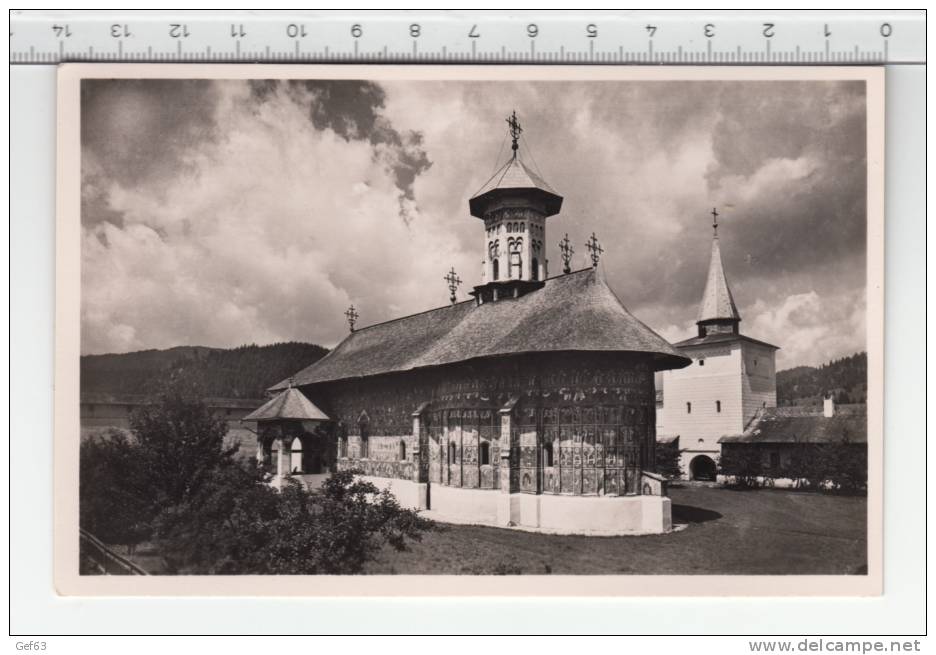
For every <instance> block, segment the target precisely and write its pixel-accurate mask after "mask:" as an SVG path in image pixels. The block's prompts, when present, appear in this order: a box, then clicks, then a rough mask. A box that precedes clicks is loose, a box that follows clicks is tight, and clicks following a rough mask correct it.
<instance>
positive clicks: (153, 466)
mask: <svg viewBox="0 0 936 655" xmlns="http://www.w3.org/2000/svg"><path fill="white" fill-rule="evenodd" d="M130 430H131V432H132V433H133V436H134V437H135V439H136V440H137V442H138V443H139V449H140V451H139V456H140V458H141V460H142V461H143V463H144V464H145V466H146V469H145V479H146V482H147V484H148V486H149V489H150V492H151V493H152V495H153V499H154V500H155V502H157V503H158V504H159V505H160V506H161V507H170V506H173V505H177V504H179V503H181V502H183V501H185V500H186V499H187V498H188V497H189V496H191V495H192V494H193V493H194V492H196V491H197V490H198V489H199V488H200V487H201V485H203V484H204V483H205V482H206V481H207V480H208V478H209V476H211V475H212V473H213V472H214V471H215V469H218V468H220V467H224V466H228V465H230V464H231V461H232V458H233V456H234V454H235V453H236V452H237V446H231V447H225V446H224V437H225V435H226V434H227V425H226V424H225V422H224V421H223V420H219V419H217V418H215V417H214V415H213V414H212V412H211V410H210V409H208V408H207V407H206V406H205V405H204V404H202V403H200V402H197V401H193V400H189V399H187V398H186V397H185V396H183V395H182V394H181V393H179V392H169V393H167V394H165V395H163V396H162V398H161V399H160V401H159V402H158V403H157V404H155V405H149V406H144V407H142V408H140V409H139V410H137V411H136V412H134V413H133V414H132V415H131V417H130Z"/></svg>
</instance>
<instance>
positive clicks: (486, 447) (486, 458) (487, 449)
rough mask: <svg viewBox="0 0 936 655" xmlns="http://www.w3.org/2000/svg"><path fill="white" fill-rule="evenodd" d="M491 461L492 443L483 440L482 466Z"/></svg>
mask: <svg viewBox="0 0 936 655" xmlns="http://www.w3.org/2000/svg"><path fill="white" fill-rule="evenodd" d="M490 463H491V444H489V443H488V442H486V441H485V442H483V443H482V444H481V466H487V465H488V464H490Z"/></svg>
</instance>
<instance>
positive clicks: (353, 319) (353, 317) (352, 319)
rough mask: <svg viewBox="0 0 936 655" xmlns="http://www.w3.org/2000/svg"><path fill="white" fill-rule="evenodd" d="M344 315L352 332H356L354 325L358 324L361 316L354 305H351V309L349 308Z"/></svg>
mask: <svg viewBox="0 0 936 655" xmlns="http://www.w3.org/2000/svg"><path fill="white" fill-rule="evenodd" d="M344 315H345V317H346V318H347V319H348V325H349V326H350V328H351V331H352V332H354V324H355V323H357V320H358V318H359V314H358V313H357V310H356V309H354V305H351V306H350V307H348V309H347V311H345V313H344Z"/></svg>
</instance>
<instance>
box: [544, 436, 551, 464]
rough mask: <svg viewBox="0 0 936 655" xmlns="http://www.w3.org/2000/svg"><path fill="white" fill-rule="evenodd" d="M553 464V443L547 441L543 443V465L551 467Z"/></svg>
mask: <svg viewBox="0 0 936 655" xmlns="http://www.w3.org/2000/svg"><path fill="white" fill-rule="evenodd" d="M552 465H553V445H552V443H551V442H547V443H546V444H544V445H543V466H546V467H551V466H552Z"/></svg>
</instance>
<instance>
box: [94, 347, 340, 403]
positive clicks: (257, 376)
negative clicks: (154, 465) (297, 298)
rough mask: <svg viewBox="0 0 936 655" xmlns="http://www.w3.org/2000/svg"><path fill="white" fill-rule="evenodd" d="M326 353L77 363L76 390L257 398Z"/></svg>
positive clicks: (220, 352)
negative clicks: (78, 379)
mask: <svg viewBox="0 0 936 655" xmlns="http://www.w3.org/2000/svg"><path fill="white" fill-rule="evenodd" d="M327 352H328V350H327V349H325V348H322V347H321V346H316V345H314V344H311V343H299V342H289V343H275V344H272V345H269V346H255V345H250V346H240V347H239V348H231V349H222V348H204V347H200V346H181V347H178V348H170V349H168V350H141V351H139V352H133V353H125V354H120V355H85V356H83V357H82V358H81V391H82V393H87V392H97V393H109V394H114V395H125V394H153V393H159V392H160V391H162V390H163V389H165V388H166V387H167V386H169V385H172V386H175V387H177V388H180V389H184V390H186V391H191V392H193V393H195V394H197V395H199V396H201V397H204V398H262V397H263V396H264V392H265V390H266V389H267V388H268V387H270V386H271V385H274V384H276V383H277V382H280V381H281V380H285V379H286V378H287V377H289V376H290V375H292V374H294V373H296V372H297V371H300V370H301V369H303V368H305V367H306V366H308V365H309V364H312V363H313V362H315V361H317V360H319V359H320V358H321V357H323V356H324V355H325V354H326V353H327Z"/></svg>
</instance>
